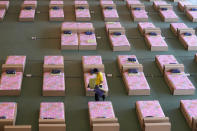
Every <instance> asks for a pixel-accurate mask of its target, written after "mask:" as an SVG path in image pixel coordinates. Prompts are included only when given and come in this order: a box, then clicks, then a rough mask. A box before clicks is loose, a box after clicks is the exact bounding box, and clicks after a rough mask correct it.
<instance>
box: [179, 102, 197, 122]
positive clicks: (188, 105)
mask: <svg viewBox="0 0 197 131" xmlns="http://www.w3.org/2000/svg"><path fill="white" fill-rule="evenodd" d="M181 104H182V105H183V108H184V109H185V111H186V115H187V116H189V119H190V121H191V122H192V118H193V117H197V100H196V99H195V100H181Z"/></svg>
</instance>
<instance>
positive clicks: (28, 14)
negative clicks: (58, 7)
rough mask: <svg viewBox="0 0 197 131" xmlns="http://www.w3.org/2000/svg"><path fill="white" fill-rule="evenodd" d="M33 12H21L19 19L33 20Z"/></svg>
mask: <svg viewBox="0 0 197 131" xmlns="http://www.w3.org/2000/svg"><path fill="white" fill-rule="evenodd" d="M34 17H35V10H33V9H32V10H21V12H20V16H19V18H34Z"/></svg>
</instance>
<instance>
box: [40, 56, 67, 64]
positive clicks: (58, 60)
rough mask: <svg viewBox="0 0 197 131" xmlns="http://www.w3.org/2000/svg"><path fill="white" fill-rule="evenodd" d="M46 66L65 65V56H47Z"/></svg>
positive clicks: (45, 59) (45, 58)
mask: <svg viewBox="0 0 197 131" xmlns="http://www.w3.org/2000/svg"><path fill="white" fill-rule="evenodd" d="M44 64H46V65H63V64H64V57H63V56H45V57H44Z"/></svg>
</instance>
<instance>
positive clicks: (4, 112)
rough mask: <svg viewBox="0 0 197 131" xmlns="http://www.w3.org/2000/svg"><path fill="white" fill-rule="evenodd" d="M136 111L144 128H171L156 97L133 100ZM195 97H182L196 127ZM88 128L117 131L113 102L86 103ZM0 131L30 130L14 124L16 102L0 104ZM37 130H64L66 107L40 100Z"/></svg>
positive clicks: (165, 130) (148, 130) (167, 130)
mask: <svg viewBox="0 0 197 131" xmlns="http://www.w3.org/2000/svg"><path fill="white" fill-rule="evenodd" d="M135 108H136V113H137V116H138V120H139V123H140V126H141V128H142V130H143V131H158V130H162V131H171V122H170V119H169V117H167V116H166V115H165V114H164V112H163V110H162V107H161V105H160V103H159V101H157V100H146V101H136V104H135ZM196 109H197V100H181V101H180V110H181V111H182V113H183V115H184V117H185V119H186V121H187V123H188V125H189V127H190V128H192V129H193V130H196V129H197V113H196ZM88 112H89V121H90V127H91V131H119V128H120V124H119V122H118V118H117V117H116V115H115V112H114V109H113V106H112V103H111V102H110V101H105V102H93V101H90V102H88ZM0 115H1V116H0V118H1V119H0V129H1V131H31V128H32V127H31V125H15V121H16V116H17V103H15V102H1V103H0ZM38 121H39V131H54V130H56V131H65V130H66V122H65V109H64V103H63V102H42V103H41V104H40V113H39V120H38Z"/></svg>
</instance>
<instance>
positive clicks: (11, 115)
mask: <svg viewBox="0 0 197 131" xmlns="http://www.w3.org/2000/svg"><path fill="white" fill-rule="evenodd" d="M16 110H17V104H16V103H15V102H0V116H5V117H6V119H12V120H13V119H15V117H16V116H15V115H16V114H15V112H16Z"/></svg>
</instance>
